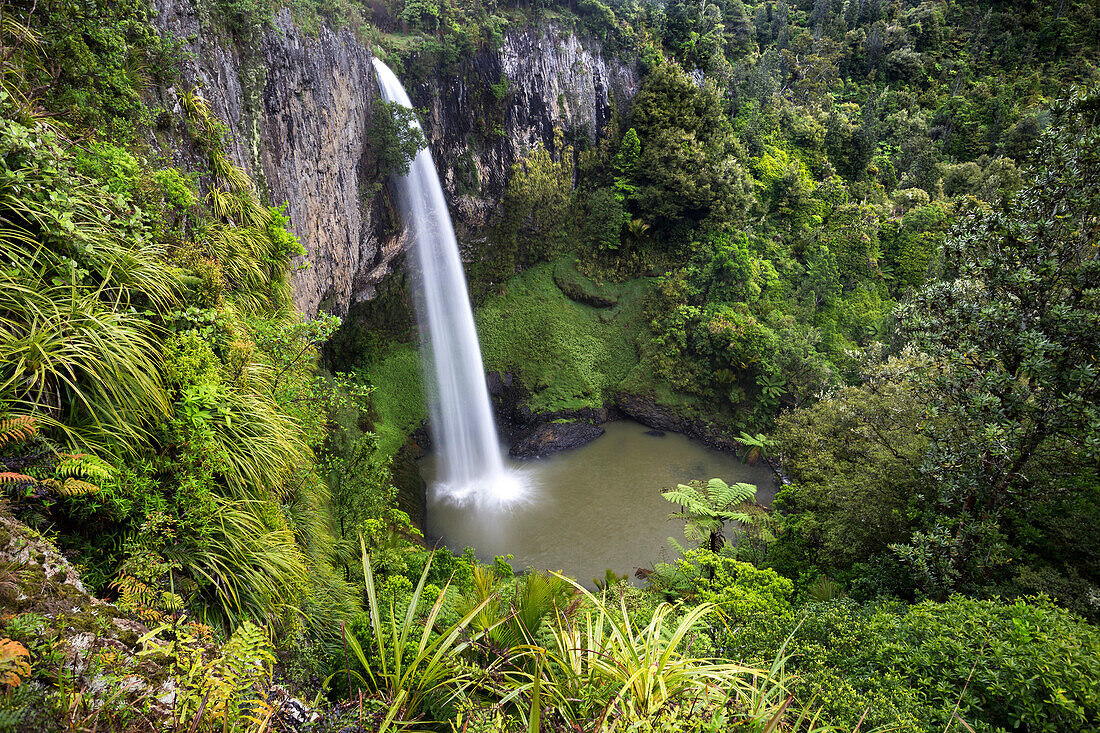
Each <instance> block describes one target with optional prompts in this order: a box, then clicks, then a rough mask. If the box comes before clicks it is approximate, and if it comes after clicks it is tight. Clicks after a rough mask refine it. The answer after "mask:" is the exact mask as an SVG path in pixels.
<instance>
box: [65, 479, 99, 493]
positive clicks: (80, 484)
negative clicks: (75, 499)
mask: <svg viewBox="0 0 1100 733" xmlns="http://www.w3.org/2000/svg"><path fill="white" fill-rule="evenodd" d="M54 491H55V492H56V493H57V494H60V495H61V496H86V495H88V494H98V493H99V487H98V486H96V485H95V484H90V483H88V482H87V481H81V480H80V479H76V478H67V479H65V483H63V484H61V486H59V487H58V488H56V489H54Z"/></svg>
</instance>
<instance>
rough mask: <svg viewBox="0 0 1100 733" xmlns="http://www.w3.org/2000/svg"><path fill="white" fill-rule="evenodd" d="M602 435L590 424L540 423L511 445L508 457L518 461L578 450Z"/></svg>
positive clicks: (599, 429) (598, 429)
mask: <svg viewBox="0 0 1100 733" xmlns="http://www.w3.org/2000/svg"><path fill="white" fill-rule="evenodd" d="M603 434H604V429H603V428H601V427H600V426H599V425H593V424H592V423H590V422H583V421H577V422H546V423H541V424H539V425H538V426H537V427H535V429H534V430H532V431H531V432H529V433H528V434H527V435H525V436H524V437H523V438H521V439H520V440H518V441H516V442H515V443H513V444H512V447H511V449H509V451H508V455H509V456H511V457H512V458H520V459H530V458H542V457H543V456H547V455H550V454H551V453H558V452H560V451H563V450H570V449H572V448H580V447H581V446H582V445H587V444H588V443H591V442H592V441H593V440H595V439H596V438H598V437H600V436H601V435H603Z"/></svg>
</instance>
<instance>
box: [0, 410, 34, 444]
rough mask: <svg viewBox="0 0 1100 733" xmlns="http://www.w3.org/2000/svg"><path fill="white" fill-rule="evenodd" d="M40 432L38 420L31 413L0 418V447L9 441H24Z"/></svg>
mask: <svg viewBox="0 0 1100 733" xmlns="http://www.w3.org/2000/svg"><path fill="white" fill-rule="evenodd" d="M37 434H38V421H37V420H35V419H34V418H33V417H31V416H30V415H20V416H19V417H9V418H5V419H3V420H0V448H2V447H4V446H5V445H7V444H9V443H23V442H25V441H27V440H30V439H31V438H32V437H34V436H35V435H37Z"/></svg>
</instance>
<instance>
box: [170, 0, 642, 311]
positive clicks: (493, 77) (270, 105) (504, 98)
mask: <svg viewBox="0 0 1100 733" xmlns="http://www.w3.org/2000/svg"><path fill="white" fill-rule="evenodd" d="M153 4H154V11H155V18H154V25H155V26H156V28H157V29H158V31H160V32H161V33H162V34H164V35H166V36H168V37H171V38H175V39H178V40H179V41H180V42H181V43H182V46H183V51H184V52H185V60H184V61H183V64H182V67H183V68H182V71H181V75H180V85H181V87H182V88H184V89H190V88H196V89H198V90H199V93H200V94H201V95H202V96H203V97H205V98H206V100H207V101H208V102H209V103H210V106H211V109H212V110H213V111H214V112H215V113H216V114H217V115H218V117H219V118H220V119H222V120H223V121H224V122H225V123H226V125H227V127H228V129H229V141H228V143H227V151H228V153H229V155H230V157H231V158H232V159H233V160H234V162H235V163H237V164H238V165H239V166H241V167H242V168H244V169H245V170H246V171H248V173H249V174H250V175H252V177H253V179H255V180H257V181H258V182H259V183H260V184H261V186H262V187H263V189H264V194H265V196H266V198H267V200H268V201H269V202H270V203H272V204H275V205H281V204H284V203H285V204H286V206H287V214H288V216H289V217H290V220H291V228H292V229H293V230H294V233H295V234H297V235H298V237H299V239H300V240H301V242H302V244H303V245H304V247H305V249H306V252H307V254H306V255H305V257H303V258H300V261H299V262H296V263H295V265H296V266H298V269H296V270H295V271H294V273H293V289H294V298H295V301H296V303H297V305H298V307H299V308H300V309H301V310H302V311H303V312H305V313H308V314H314V313H316V312H318V311H319V310H324V311H328V312H332V313H337V314H340V315H343V314H346V313H347V312H348V309H349V308H350V307H351V306H353V305H354V304H356V303H358V302H362V301H364V300H368V299H370V298H372V297H373V296H374V294H375V292H376V288H377V286H378V285H379V283H380V282H381V281H382V279H383V278H385V277H386V276H387V275H388V274H389V273H390V272H391V271H392V270H393V268H394V267H395V265H396V264H397V263H398V258H399V257H400V255H401V253H402V251H403V249H404V238H403V237H401V236H400V232H399V227H398V226H397V225H396V224H395V222H394V216H393V214H392V212H391V211H390V209H389V207H388V206H387V202H386V199H385V197H384V196H383V195H380V194H377V193H375V191H376V189H377V187H376V186H375V181H374V180H373V179H372V176H371V172H372V171H371V165H370V161H371V151H370V140H369V136H368V135H367V130H368V126H369V122H370V118H371V114H372V109H373V105H374V100H375V99H376V98H377V92H376V84H375V80H374V73H373V70H372V68H371V49H370V48H369V46H367V45H365V44H363V43H362V42H360V41H359V40H358V39H356V37H355V36H354V35H353V34H352V33H350V32H349V31H348V30H346V29H342V30H340V31H339V32H333V31H332V30H330V29H327V28H322V29H321V30H320V32H319V34H318V35H317V36H316V37H311V36H308V35H306V34H304V33H302V32H301V31H300V30H299V29H297V28H296V27H295V25H294V22H293V19H292V18H291V15H290V13H289V11H287V10H282V11H280V12H279V13H278V14H277V15H276V16H275V18H274V21H273V23H272V25H271V26H270V27H268V28H267V29H265V30H264V31H263V32H262V39H259V40H258V41H256V42H253V43H251V44H249V45H248V47H241V46H243V44H240V45H238V44H235V43H234V42H232V41H231V39H229V38H227V37H225V36H224V35H222V36H219V35H218V34H217V33H215V32H214V31H212V29H211V27H210V24H209V23H204V22H202V19H201V17H200V11H199V9H198V7H197V6H196V5H195V3H194V0H154V3H153ZM502 80H503V82H504V84H502V83H501V82H502ZM404 81H405V83H406V86H407V87H410V89H409V91H410V96H411V97H412V98H413V101H414V104H416V105H417V106H418V107H421V108H424V109H427V110H428V115H427V119H425V120H424V127H425V132H426V134H427V137H428V139H429V142H430V145H431V148H432V152H433V155H434V156H435V158H436V162H437V167H438V168H439V169H440V177H441V179H442V181H443V185H444V188H445V189H446V192H447V195H448V203H449V205H450V208H451V210H452V214H453V215H454V218H455V220H456V224H457V225H458V226H457V229H458V232H459V238H460V241H463V243H464V244H469V243H470V242H472V241H482V240H481V237H480V234H481V232H482V229H483V227H484V226H485V225H486V224H488V223H489V222H491V220H492V218H493V215H494V213H495V211H496V209H497V206H498V205H499V202H500V199H501V196H502V195H503V192H504V188H505V185H506V183H507V178H508V173H509V171H510V170H511V167H512V164H513V163H514V162H515V161H516V160H517V159H519V158H521V157H523V155H524V154H525V153H526V152H527V151H528V150H529V149H530V148H531V147H532V146H534V145H535V144H536V143H538V142H540V141H541V142H542V143H543V144H544V145H547V146H548V147H550V148H551V149H553V147H554V134H555V132H554V131H555V129H560V130H563V131H565V132H566V133H567V134H568V135H570V136H571V139H577V138H578V137H580V136H584V137H587V138H588V139H589V140H592V141H594V140H595V139H596V135H597V134H598V132H599V131H602V130H603V129H604V127H605V126H606V125H607V123H608V122H609V121H610V120H611V119H612V117H613V114H614V111H615V110H616V109H619V110H624V109H625V106H626V104H627V102H628V101H629V99H630V98H631V97H632V96H633V94H634V92H635V91H636V90H637V87H638V77H637V73H636V71H635V70H634V68H633V66H632V65H630V64H626V63H623V62H621V61H609V60H607V59H605V58H604V57H603V56H602V55H601V52H600V47H599V44H598V43H597V42H594V41H592V40H590V39H583V38H581V37H580V36H578V35H577V34H576V33H575V32H574V31H573V30H571V29H567V28H564V27H559V26H557V25H554V24H552V23H546V24H542V25H540V26H538V27H524V28H513V29H509V30H508V31H507V32H506V33H505V35H504V40H503V43H502V46H501V48H499V49H491V50H485V51H482V52H479V53H478V54H476V55H475V56H474V57H472V58H470V59H467V60H466V61H464V62H463V63H462V65H461V67H460V69H459V70H458V71H457V73H455V74H451V75H445V74H443V73H440V72H438V70H431V73H429V74H428V75H427V78H426V79H425V80H422V81H420V82H419V83H412V82H410V81H409V80H407V79H406V80H404ZM493 85H496V87H495V89H496V93H494V87H493ZM176 91H177V90H175V89H165V90H158V91H157V92H156V93H157V94H159V95H161V97H162V99H161V100H160V101H161V103H162V104H163V105H164V106H166V107H168V108H172V107H173V106H174V105H176V104H178V103H177V102H176ZM179 138H180V136H179V135H174V136H173V135H171V134H165V135H164V137H163V139H161V140H160V141H159V142H160V146H161V149H162V150H164V151H165V153H166V154H168V155H170V156H172V157H173V158H175V159H176V160H177V162H180V163H182V164H184V165H187V166H189V167H191V168H192V169H193V170H201V169H202V164H201V161H200V160H198V159H197V158H196V159H189V153H188V150H187V146H186V145H184V144H181V142H180V139H179ZM475 250H476V247H474V248H472V249H471V248H470V247H466V248H464V252H465V253H466V255H467V256H477V254H476V251H475Z"/></svg>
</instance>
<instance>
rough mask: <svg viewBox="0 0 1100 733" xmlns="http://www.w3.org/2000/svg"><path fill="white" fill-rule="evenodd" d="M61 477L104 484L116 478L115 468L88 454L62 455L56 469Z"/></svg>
mask: <svg viewBox="0 0 1100 733" xmlns="http://www.w3.org/2000/svg"><path fill="white" fill-rule="evenodd" d="M55 470H56V471H57V474H58V475H59V476H63V477H65V478H83V479H89V480H90V481H95V482H98V483H102V482H103V481H107V480H109V479H111V478H113V477H114V475H115V469H114V467H113V466H112V465H111V464H109V463H107V462H106V461H104V460H103V459H101V458H97V457H96V456H93V455H89V454H87V453H65V454H62V455H61V460H60V461H58V463H57V466H56V468H55Z"/></svg>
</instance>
